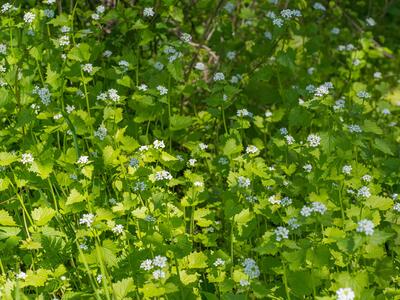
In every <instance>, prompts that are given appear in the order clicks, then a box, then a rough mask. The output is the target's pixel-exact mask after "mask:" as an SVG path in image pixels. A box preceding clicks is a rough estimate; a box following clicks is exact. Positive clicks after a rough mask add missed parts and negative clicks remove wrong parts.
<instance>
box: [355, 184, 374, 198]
mask: <svg viewBox="0 0 400 300" xmlns="http://www.w3.org/2000/svg"><path fill="white" fill-rule="evenodd" d="M357 195H358V196H359V197H364V198H369V197H371V192H370V191H369V188H368V187H367V186H363V187H361V188H360V189H359V190H358V191H357Z"/></svg>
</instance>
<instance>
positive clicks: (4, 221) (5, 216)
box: [0, 209, 17, 226]
mask: <svg viewBox="0 0 400 300" xmlns="http://www.w3.org/2000/svg"><path fill="white" fill-rule="evenodd" d="M0 225H3V226H17V223H15V221H14V219H13V217H12V216H10V214H9V213H8V211H6V210H4V209H0Z"/></svg>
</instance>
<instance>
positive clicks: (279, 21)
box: [272, 18, 283, 28]
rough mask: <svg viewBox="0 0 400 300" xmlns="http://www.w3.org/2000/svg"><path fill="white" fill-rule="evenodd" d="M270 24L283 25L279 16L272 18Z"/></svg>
mask: <svg viewBox="0 0 400 300" xmlns="http://www.w3.org/2000/svg"><path fill="white" fill-rule="evenodd" d="M272 24H274V25H275V26H277V27H279V28H280V27H282V26H283V20H282V19H281V18H276V19H273V20H272Z"/></svg>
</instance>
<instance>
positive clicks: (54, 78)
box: [46, 65, 60, 90]
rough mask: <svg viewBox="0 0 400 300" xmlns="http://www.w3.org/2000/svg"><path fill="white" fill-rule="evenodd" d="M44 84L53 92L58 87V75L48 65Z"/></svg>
mask: <svg viewBox="0 0 400 300" xmlns="http://www.w3.org/2000/svg"><path fill="white" fill-rule="evenodd" d="M46 83H48V84H49V85H50V86H51V87H52V88H53V89H55V90H56V89H58V88H59V87H60V74H59V73H58V72H54V71H52V70H51V67H50V65H47V71H46Z"/></svg>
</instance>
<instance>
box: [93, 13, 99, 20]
mask: <svg viewBox="0 0 400 300" xmlns="http://www.w3.org/2000/svg"><path fill="white" fill-rule="evenodd" d="M91 17H92V19H93V20H99V19H100V15H99V14H92V16H91Z"/></svg>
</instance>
